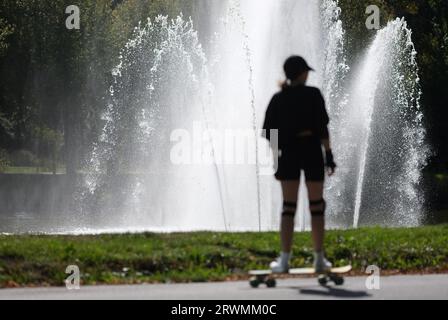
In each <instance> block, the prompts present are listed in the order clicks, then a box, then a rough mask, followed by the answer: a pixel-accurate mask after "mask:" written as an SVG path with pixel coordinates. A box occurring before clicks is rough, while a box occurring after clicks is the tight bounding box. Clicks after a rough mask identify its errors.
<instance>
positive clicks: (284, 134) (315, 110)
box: [263, 85, 329, 147]
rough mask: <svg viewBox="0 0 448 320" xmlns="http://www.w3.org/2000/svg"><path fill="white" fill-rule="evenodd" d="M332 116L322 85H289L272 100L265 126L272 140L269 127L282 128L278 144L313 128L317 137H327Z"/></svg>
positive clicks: (295, 138) (293, 138) (287, 141)
mask: <svg viewBox="0 0 448 320" xmlns="http://www.w3.org/2000/svg"><path fill="white" fill-rule="evenodd" d="M328 123H329V117H328V114H327V110H326V109H325V101H324V98H323V96H322V94H321V92H320V90H319V89H317V88H313V87H307V86H303V85H302V86H295V87H287V88H285V89H284V90H283V91H281V92H279V93H277V94H275V95H274V97H273V98H272V100H271V102H270V103H269V106H268V109H267V111H266V118H265V121H264V125H263V129H264V130H265V131H266V133H265V134H266V138H267V139H268V140H270V132H269V130H273V129H278V130H279V146H280V147H286V146H289V145H294V144H296V143H297V137H298V134H300V133H303V132H308V131H310V132H312V134H313V136H314V137H319V138H326V137H328V129H327V126H328Z"/></svg>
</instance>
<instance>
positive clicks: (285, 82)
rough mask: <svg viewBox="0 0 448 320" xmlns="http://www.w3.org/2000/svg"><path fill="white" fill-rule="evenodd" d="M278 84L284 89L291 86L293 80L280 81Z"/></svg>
mask: <svg viewBox="0 0 448 320" xmlns="http://www.w3.org/2000/svg"><path fill="white" fill-rule="evenodd" d="M278 84H279V86H280V88H281V89H282V90H283V91H285V90H286V89H288V88H289V87H291V81H290V80H288V79H286V80H283V81H280V82H279V83H278Z"/></svg>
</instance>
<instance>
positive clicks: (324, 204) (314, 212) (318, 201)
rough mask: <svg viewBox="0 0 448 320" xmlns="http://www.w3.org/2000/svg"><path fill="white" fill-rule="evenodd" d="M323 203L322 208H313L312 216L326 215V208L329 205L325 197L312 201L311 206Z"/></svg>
mask: <svg viewBox="0 0 448 320" xmlns="http://www.w3.org/2000/svg"><path fill="white" fill-rule="evenodd" d="M320 205H322V208H320V209H317V210H313V209H311V216H313V217H323V216H324V215H325V209H326V207H327V203H326V202H325V200H324V199H320V200H317V201H310V206H313V207H314V206H320Z"/></svg>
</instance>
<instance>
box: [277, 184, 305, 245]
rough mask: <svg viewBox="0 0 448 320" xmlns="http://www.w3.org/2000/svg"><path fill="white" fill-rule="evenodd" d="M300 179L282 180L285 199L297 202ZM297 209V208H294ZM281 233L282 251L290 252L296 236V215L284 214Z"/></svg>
mask: <svg viewBox="0 0 448 320" xmlns="http://www.w3.org/2000/svg"><path fill="white" fill-rule="evenodd" d="M299 185H300V181H298V180H297V181H296V180H294V181H282V191H283V201H285V202H291V203H297V196H298V191H299ZM294 211H295V210H294ZM280 235H281V242H282V252H285V253H289V252H291V249H292V241H293V236H294V215H293V214H291V215H284V214H283V215H282V221H281V227H280Z"/></svg>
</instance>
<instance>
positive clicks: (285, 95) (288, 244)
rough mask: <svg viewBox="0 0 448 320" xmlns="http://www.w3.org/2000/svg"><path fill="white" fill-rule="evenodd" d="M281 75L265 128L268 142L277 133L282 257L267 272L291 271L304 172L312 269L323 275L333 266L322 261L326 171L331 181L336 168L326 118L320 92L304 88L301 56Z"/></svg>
mask: <svg viewBox="0 0 448 320" xmlns="http://www.w3.org/2000/svg"><path fill="white" fill-rule="evenodd" d="M284 71H285V75H286V81H285V82H284V83H283V84H282V90H281V91H280V92H279V93H277V94H275V95H274V97H273V98H272V100H271V102H270V104H269V106H268V109H267V111H266V119H265V122H264V126H263V129H264V132H265V137H266V139H268V140H269V141H271V139H272V137H271V132H270V130H278V170H277V172H276V174H275V177H276V179H277V180H279V181H280V183H281V187H282V192H283V201H284V203H283V212H282V217H281V255H280V257H279V258H278V259H277V260H276V261H274V262H272V263H271V270H272V271H273V272H274V273H284V272H288V270H289V260H290V258H291V249H292V240H293V234H294V218H295V214H296V209H297V198H298V191H299V184H300V175H301V171H303V172H304V174H305V179H306V187H307V189H308V195H309V202H310V212H311V225H312V239H313V244H314V268H315V270H316V272H317V273H321V272H325V271H328V270H330V269H331V267H332V265H331V263H330V262H329V261H327V259H326V258H325V255H324V245H323V241H324V232H325V207H326V203H325V200H324V199H323V188H324V178H325V169H327V172H328V174H329V175H330V176H331V175H333V174H334V172H335V168H336V164H335V162H334V160H333V153H332V151H331V146H330V136H329V131H328V123H329V118H328V114H327V111H326V109H325V101H324V98H323V96H322V94H321V92H320V91H319V89H317V88H313V87H309V86H306V82H307V79H308V73H309V72H310V71H314V70H313V69H312V68H310V67H309V66H308V64H307V62H306V61H305V60H304V59H303V58H302V57H299V56H292V57H290V58H288V59H287V60H286V62H285V64H284ZM271 142H272V141H271ZM322 146H323V147H324V149H325V162H324V157H323V150H322Z"/></svg>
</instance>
